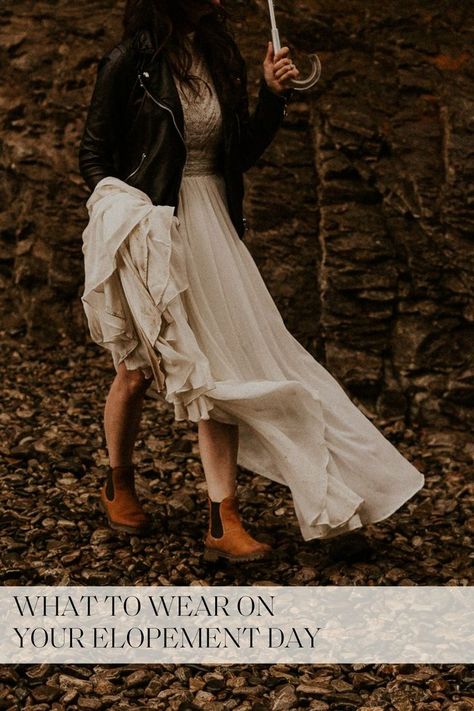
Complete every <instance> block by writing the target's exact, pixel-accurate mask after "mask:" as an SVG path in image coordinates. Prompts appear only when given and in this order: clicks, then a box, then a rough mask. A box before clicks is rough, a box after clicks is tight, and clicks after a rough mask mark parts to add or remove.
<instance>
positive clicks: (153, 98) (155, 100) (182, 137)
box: [138, 72, 188, 158]
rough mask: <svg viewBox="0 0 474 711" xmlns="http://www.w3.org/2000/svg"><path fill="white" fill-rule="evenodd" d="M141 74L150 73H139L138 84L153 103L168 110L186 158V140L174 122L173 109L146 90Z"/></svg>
mask: <svg viewBox="0 0 474 711" xmlns="http://www.w3.org/2000/svg"><path fill="white" fill-rule="evenodd" d="M142 75H143V76H144V77H149V76H150V75H149V74H148V72H143V73H142V74H139V75H138V81H139V82H140V86H141V87H142V88H143V89H144V91H145V92H146V93H147V94H148V96H149V97H150V99H151V100H152V101H154V102H155V104H157V105H158V106H161V108H162V109H165V110H166V111H168V112H169V113H170V114H171V118H172V119H173V123H174V126H175V128H176V130H177V132H178V133H179V137H180V138H181V140H182V142H183V146H184V150H185V151H186V158H187V155H188V152H187V149H186V142H185V140H184V136H183V134H182V133H181V131H180V130H179V128H178V124H177V123H176V119H175V116H174V113H173V111H172V110H171V109H170V108H169V106H166V105H165V104H162V103H160V102H159V101H158V100H157V99H155V97H154V96H153V94H151V93H150V92H149V91H148V89H147V87H146V86H145V84H144V83H143V79H142Z"/></svg>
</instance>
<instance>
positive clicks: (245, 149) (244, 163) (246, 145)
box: [238, 59, 293, 172]
mask: <svg viewBox="0 0 474 711" xmlns="http://www.w3.org/2000/svg"><path fill="white" fill-rule="evenodd" d="M240 80H241V94H240V99H239V106H238V117H239V131H240V160H241V169H242V171H243V172H245V171H247V170H248V169H249V168H251V167H252V166H253V165H255V163H256V162H257V160H258V159H259V158H260V156H261V155H262V154H263V152H264V151H265V149H266V148H267V147H268V146H269V145H270V143H271V142H272V140H273V138H274V136H275V134H276V133H277V131H278V129H279V127H280V125H281V123H282V121H283V119H284V117H285V116H286V112H287V103H288V101H289V100H290V99H291V97H292V95H293V90H292V89H287V90H285V91H284V92H283V93H282V94H276V93H275V92H273V91H272V90H271V89H270V88H269V87H268V85H267V83H266V81H265V78H264V77H263V76H262V78H261V80H260V89H259V94H258V101H257V105H256V107H255V109H254V111H253V113H252V114H250V113H249V99H248V89H247V67H246V65H245V61H244V60H243V59H241V70H240Z"/></svg>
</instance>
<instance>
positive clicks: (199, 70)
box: [174, 32, 222, 175]
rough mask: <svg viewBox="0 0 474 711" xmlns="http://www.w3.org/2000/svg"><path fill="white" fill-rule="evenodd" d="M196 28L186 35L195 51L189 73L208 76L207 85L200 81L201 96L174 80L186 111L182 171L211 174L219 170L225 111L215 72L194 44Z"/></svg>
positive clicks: (192, 49)
mask: <svg viewBox="0 0 474 711" xmlns="http://www.w3.org/2000/svg"><path fill="white" fill-rule="evenodd" d="M194 34H195V33H194V32H192V33H190V34H188V35H187V41H188V44H189V47H190V49H191V51H192V54H193V64H192V67H191V69H190V73H191V74H193V75H197V76H199V77H201V78H203V79H205V80H206V82H207V83H208V84H209V86H210V88H211V90H212V93H211V92H210V91H209V89H208V87H207V86H206V85H205V84H204V83H203V82H199V85H200V86H199V90H200V96H199V97H195V96H194V95H193V93H192V91H191V88H190V87H189V86H188V85H187V84H184V83H183V84H182V83H181V82H180V81H179V79H178V78H177V77H176V76H175V77H174V80H175V83H176V88H177V90H178V94H179V97H180V99H181V105H182V107H183V114H184V139H185V142H186V148H187V160H186V164H185V166H184V171H183V175H208V174H210V173H216V172H218V153H219V144H220V142H221V139H222V114H221V107H220V103H219V99H218V97H217V94H216V91H215V87H214V82H213V79H212V76H211V74H210V72H209V70H208V68H207V64H206V62H205V60H204V58H203V57H202V56H201V54H200V53H198V52H197V51H196V49H195V47H194V43H193V39H194Z"/></svg>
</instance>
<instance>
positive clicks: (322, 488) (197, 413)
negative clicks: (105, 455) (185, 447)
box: [121, 173, 424, 540]
mask: <svg viewBox="0 0 474 711" xmlns="http://www.w3.org/2000/svg"><path fill="white" fill-rule="evenodd" d="M170 234H171V254H170V281H169V284H171V285H173V288H172V297H171V300H170V301H169V302H168V304H167V308H166V311H165V317H166V318H164V319H163V323H162V327H161V332H160V334H159V336H158V338H157V341H156V343H155V345H154V349H153V350H154V352H155V353H156V352H159V354H160V365H161V369H162V371H163V372H164V374H165V384H164V387H163V388H162V389H161V391H159V390H157V380H156V379H155V380H154V383H153V385H154V387H155V390H157V392H161V393H162V394H163V395H164V397H166V399H167V400H168V402H170V403H172V405H173V406H174V411H175V418H176V419H177V420H184V419H187V420H190V421H195V422H196V421H198V420H200V419H208V418H213V419H216V420H219V421H221V422H226V423H230V424H237V425H238V427H239V449H238V460H237V461H238V464H239V465H241V466H243V467H245V468H246V469H249V470H250V471H253V472H255V473H257V474H260V475H262V476H264V477H267V478H269V479H271V480H273V481H276V482H278V483H280V484H284V485H286V486H288V488H289V489H290V492H291V495H292V498H293V503H294V507H295V513H296V516H297V520H298V523H299V526H300V529H301V534H302V536H303V538H304V539H305V540H310V539H313V538H330V537H333V536H338V535H341V534H343V533H347V532H349V531H351V530H354V529H357V528H360V527H361V526H362V525H364V524H366V523H374V522H377V521H380V520H382V519H384V518H386V517H388V516H390V515H391V514H392V513H393V512H394V511H396V510H397V509H398V508H399V507H400V506H401V505H402V504H403V503H404V502H406V501H407V500H408V499H409V498H411V497H412V496H413V495H414V494H415V493H416V492H417V491H418V490H419V489H420V488H421V487H422V486H423V484H424V476H423V475H422V474H421V473H420V472H419V471H418V470H417V469H416V468H415V467H414V466H413V465H412V464H411V463H410V462H408V460H407V459H405V458H404V457H403V456H402V455H401V454H400V452H399V451H398V450H397V449H396V448H395V447H394V446H393V445H392V444H391V443H390V442H389V441H388V440H387V439H386V438H385V437H384V436H383V435H382V433H381V432H380V431H379V430H378V429H377V428H376V427H375V426H374V425H373V424H372V423H371V421H370V420H369V419H368V418H367V417H366V416H365V415H363V414H362V412H361V411H360V410H359V409H358V408H357V407H356V406H355V405H354V404H353V402H352V401H351V400H350V398H349V397H348V396H347V395H346V393H345V392H344V390H343V389H342V387H341V386H340V385H339V384H338V382H337V381H336V380H335V378H334V377H333V376H332V375H331V374H330V373H329V372H328V371H327V370H326V369H325V368H324V367H323V366H322V365H320V364H319V363H318V362H317V361H316V360H315V359H314V358H313V357H312V356H311V355H310V354H309V353H308V352H307V351H306V350H305V349H304V348H303V346H302V345H301V344H300V343H298V341H297V340H296V339H295V338H294V337H293V336H292V335H291V333H290V332H289V331H288V330H287V328H286V326H285V324H284V322H283V319H282V317H281V315H280V313H279V311H278V309H277V307H276V304H275V302H274V301H273V299H272V297H271V295H270V293H269V291H268V289H267V287H266V285H265V283H264V281H263V278H262V276H261V274H260V272H259V270H258V268H257V265H256V263H255V261H254V260H253V258H252V256H251V254H250V252H249V250H248V248H247V247H246V245H245V244H244V242H243V241H242V240H241V239H240V238H239V236H238V234H237V232H236V230H235V228H234V226H233V224H232V222H231V220H230V217H229V213H228V206H227V201H226V196H225V184H224V179H223V177H222V175H220V174H219V173H211V174H207V175H188V176H186V175H185V176H183V178H182V183H181V189H180V199H179V206H178V211H177V216H176V217H174V218H173V221H172V223H171V230H170ZM130 266H132V262H131V261H130ZM121 273H122V277H123V278H122V283H123V285H124V288H125V292H126V295H127V287H128V286H129V288H130V291H129V293H128V297H129V299H130V300H131V301H133V302H134V303H136V301H137V297H136V294H135V293H134V292H133V286H132V285H129V283H128V282H129V279H128V277H129V275H130V273H131V272H130V269H127V268H126V265H125V268H123V267H122V272H121ZM141 345H143V344H141ZM147 347H148V349H150V343H148V346H147ZM140 350H141V347H138V348H137V349H136V352H135V354H131V356H130V358H129V363H128V365H127V367H136V366H137V365H138V361H136V362H135V364H133V362H132V359H133V357H137V356H139V354H140ZM141 352H142V353H143V350H142V351H141ZM143 359H144V362H145V361H146V360H147V357H146V355H144V356H143ZM143 369H144V371H145V370H146V368H145V367H143ZM151 370H152V369H149V372H148V375H151ZM152 389H153V387H152Z"/></svg>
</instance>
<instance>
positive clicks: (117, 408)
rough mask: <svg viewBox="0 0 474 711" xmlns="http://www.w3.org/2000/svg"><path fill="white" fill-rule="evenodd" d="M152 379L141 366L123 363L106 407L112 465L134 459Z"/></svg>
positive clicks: (105, 427)
mask: <svg viewBox="0 0 474 711" xmlns="http://www.w3.org/2000/svg"><path fill="white" fill-rule="evenodd" d="M150 383H151V379H148V380H147V379H146V378H145V376H144V375H143V373H142V371H141V370H127V367H126V366H125V364H124V363H120V365H119V367H118V371H117V375H116V376H115V379H114V381H113V383H112V386H111V388H110V391H109V394H108V396H107V400H106V403H105V410H104V429H105V438H106V441H107V449H108V452H109V460H110V466H111V467H126V466H129V465H130V464H131V463H132V459H133V449H134V446H135V441H136V439H137V435H138V429H139V426H140V420H141V416H142V409H143V397H144V395H145V392H146V390H147V389H148V387H149V385H150Z"/></svg>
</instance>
